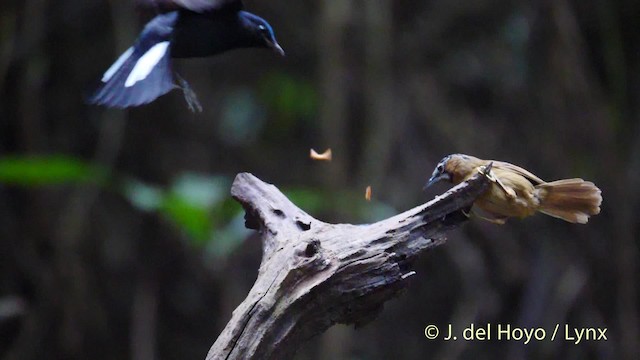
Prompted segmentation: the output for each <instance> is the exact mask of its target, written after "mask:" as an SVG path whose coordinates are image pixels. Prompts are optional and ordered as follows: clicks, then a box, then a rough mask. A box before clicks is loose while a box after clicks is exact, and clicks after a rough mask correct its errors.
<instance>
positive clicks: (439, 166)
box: [436, 164, 444, 173]
mask: <svg viewBox="0 0 640 360" xmlns="http://www.w3.org/2000/svg"><path fill="white" fill-rule="evenodd" d="M436 171H438V172H439V173H442V172H443V171H444V166H442V164H440V165H438V166H436Z"/></svg>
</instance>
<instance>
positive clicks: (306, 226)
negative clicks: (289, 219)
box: [296, 220, 311, 231]
mask: <svg viewBox="0 0 640 360" xmlns="http://www.w3.org/2000/svg"><path fill="white" fill-rule="evenodd" d="M296 225H298V229H300V230H302V231H307V230H309V229H311V223H305V222H304V221H302V220H296Z"/></svg>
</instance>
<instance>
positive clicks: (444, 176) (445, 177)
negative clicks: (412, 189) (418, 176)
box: [422, 173, 449, 190]
mask: <svg viewBox="0 0 640 360" xmlns="http://www.w3.org/2000/svg"><path fill="white" fill-rule="evenodd" d="M448 179H449V174H447V173H442V174H433V175H432V176H431V177H430V178H429V181H427V183H426V184H425V185H424V187H423V188H422V190H427V188H428V187H430V186H431V185H433V184H435V183H437V182H439V181H440V180H448Z"/></svg>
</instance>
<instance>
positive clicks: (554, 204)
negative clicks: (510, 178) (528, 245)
mask: <svg viewBox="0 0 640 360" xmlns="http://www.w3.org/2000/svg"><path fill="white" fill-rule="evenodd" d="M536 192H537V195H538V199H540V206H539V208H538V211H540V212H541V213H544V214H547V215H550V216H553V217H557V218H560V219H562V220H565V221H568V222H571V223H580V224H586V223H587V221H589V216H591V215H596V214H598V213H599V212H600V204H601V203H602V196H601V195H600V193H601V191H600V189H598V187H597V186H595V185H594V184H593V183H592V182H589V181H584V180H582V179H565V180H558V181H552V182H549V183H543V184H540V185H537V186H536Z"/></svg>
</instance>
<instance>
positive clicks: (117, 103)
mask: <svg viewBox="0 0 640 360" xmlns="http://www.w3.org/2000/svg"><path fill="white" fill-rule="evenodd" d="M138 2H139V3H141V5H142V6H152V7H154V8H155V9H157V11H159V12H160V15H157V16H156V17H155V18H153V19H152V20H151V21H149V22H148V23H147V25H146V26H145V27H144V29H143V30H142V33H141V34H140V36H139V37H138V39H137V40H136V42H135V43H134V44H133V46H132V47H130V48H129V49H127V50H126V51H125V52H124V53H123V54H122V55H121V56H120V57H119V58H118V60H116V62H115V63H114V64H113V65H111V67H110V68H109V69H108V70H107V71H106V72H105V73H104V75H103V76H102V82H101V84H100V87H99V88H98V89H97V91H96V92H95V93H94V94H93V95H92V96H91V97H90V98H89V100H88V102H89V103H92V104H97V105H104V106H108V107H118V108H126V107H130V106H139V105H143V104H147V103H150V102H152V101H153V100H155V99H156V98H158V97H159V96H161V95H164V94H166V93H168V92H169V91H171V90H172V89H174V88H181V89H182V90H183V91H184V93H185V98H186V99H187V102H188V104H189V107H190V108H191V109H192V110H193V109H194V107H195V108H198V109H199V110H201V108H200V105H199V104H198V102H197V98H196V97H195V93H193V91H191V89H190V87H189V85H188V84H187V82H186V81H185V80H183V79H182V78H181V77H180V76H179V75H177V74H176V78H177V80H178V82H179V84H176V83H175V82H174V74H173V72H172V70H171V60H170V59H171V58H190V57H205V56H212V55H216V54H219V53H222V52H224V51H227V50H231V49H236V48H249V47H264V48H270V49H273V50H274V51H275V52H277V53H278V54H280V55H284V50H282V48H281V47H280V45H279V44H278V42H277V41H276V38H275V35H274V32H273V29H272V28H271V25H269V23H267V22H266V21H265V20H264V19H262V18H260V17H258V16H256V15H254V14H252V13H249V12H247V11H244V10H243V4H242V1H239V0H138Z"/></svg>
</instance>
